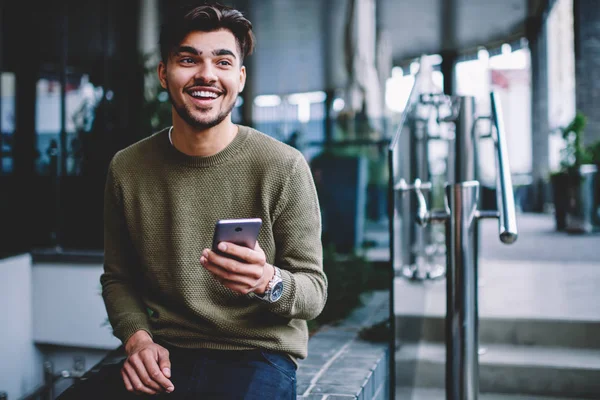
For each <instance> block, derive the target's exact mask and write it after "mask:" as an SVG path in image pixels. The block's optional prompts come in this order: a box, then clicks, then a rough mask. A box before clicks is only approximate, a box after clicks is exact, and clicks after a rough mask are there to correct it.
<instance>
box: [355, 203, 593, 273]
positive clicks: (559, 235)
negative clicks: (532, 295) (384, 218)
mask: <svg viewBox="0 0 600 400" xmlns="http://www.w3.org/2000/svg"><path fill="white" fill-rule="evenodd" d="M479 227H480V256H481V258H482V259H488V260H512V261H519V262H529V261H536V262H551V263H565V264H572V263H574V262H583V263H590V264H597V265H598V266H599V268H600V233H593V234H585V235H583V234H569V233H565V232H558V231H556V230H555V228H554V216H553V215H550V214H534V213H521V214H518V215H517V229H518V232H519V238H518V239H517V241H516V242H515V243H513V244H511V245H505V244H503V243H501V242H500V240H499V239H498V221H497V220H495V219H484V220H481V221H480V225H479ZM387 229H388V227H387V222H385V223H367V233H366V239H367V240H371V241H373V242H374V243H376V247H374V248H373V249H371V250H369V251H368V256H369V258H371V259H373V260H382V261H385V260H389V247H388V246H389V239H388V231H387Z"/></svg>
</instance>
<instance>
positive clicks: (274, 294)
mask: <svg viewBox="0 0 600 400" xmlns="http://www.w3.org/2000/svg"><path fill="white" fill-rule="evenodd" d="M282 294H283V282H277V284H276V285H275V287H274V288H273V290H271V301H272V302H275V301H277V300H279V298H280V297H281V295H282Z"/></svg>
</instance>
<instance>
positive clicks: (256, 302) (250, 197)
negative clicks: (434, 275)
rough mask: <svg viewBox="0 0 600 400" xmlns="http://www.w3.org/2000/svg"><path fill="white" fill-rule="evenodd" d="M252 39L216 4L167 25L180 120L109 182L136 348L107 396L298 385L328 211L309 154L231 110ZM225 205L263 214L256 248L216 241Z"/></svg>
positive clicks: (133, 151) (116, 323)
mask: <svg viewBox="0 0 600 400" xmlns="http://www.w3.org/2000/svg"><path fill="white" fill-rule="evenodd" d="M253 47H254V36H253V34H252V25H251V23H250V22H249V21H248V20H247V19H246V18H245V17H244V16H243V15H242V14H241V13H240V12H239V11H237V10H234V9H231V8H228V7H225V6H222V5H218V4H213V5H200V6H197V7H189V8H185V9H181V10H178V11H177V12H174V13H173V14H172V15H169V16H168V18H167V19H166V22H165V24H164V25H163V27H162V30H161V35H160V48H161V57H162V61H161V62H160V64H159V66H158V71H157V72H158V77H159V79H160V82H161V85H162V86H163V88H164V89H165V90H167V91H168V93H169V98H170V101H171V104H172V126H171V127H168V128H166V129H164V130H162V131H160V132H157V133H155V134H153V135H151V136H149V137H148V138H146V139H144V140H142V141H140V142H138V143H136V144H134V145H132V146H130V147H128V148H126V149H124V150H122V151H120V152H118V153H117V154H116V155H115V157H114V158H113V160H112V162H111V165H110V168H109V173H108V178H107V182H106V190H105V264H104V273H103V275H102V277H101V283H102V294H103V298H104V301H105V305H106V309H107V312H108V316H109V320H110V323H111V325H112V327H113V331H114V334H115V336H116V337H118V338H119V339H120V340H121V341H122V342H123V344H124V345H125V351H126V353H127V358H126V360H125V361H124V362H123V363H122V364H121V365H119V369H118V371H117V377H118V381H117V382H118V384H117V383H114V384H110V378H109V375H110V374H108V373H107V374H106V375H104V376H106V381H105V382H104V384H103V385H101V386H102V388H98V389H97V390H95V391H94V393H95V395H97V396H98V398H102V399H106V398H113V399H114V398H128V396H129V395H131V396H133V395H140V394H141V395H145V396H155V395H158V396H163V395H165V396H168V398H169V399H177V398H186V399H224V400H227V399H278V400H283V399H295V398H296V365H297V360H298V359H302V358H304V357H306V353H307V342H308V330H307V324H306V320H309V319H313V318H315V317H316V316H317V315H318V314H319V313H320V312H321V310H322V309H323V306H324V305H325V301H326V293H327V280H326V277H325V275H324V273H323V269H322V248H321V240H320V239H321V236H320V235H321V218H320V210H319V204H318V201H317V196H316V191H315V187H314V183H313V179H312V176H311V173H310V169H309V167H308V165H307V163H306V161H305V159H304V157H303V156H302V154H301V153H299V152H298V151H296V150H295V149H293V148H292V147H289V146H287V145H285V144H283V143H281V142H278V141H276V140H274V139H272V138H270V137H268V136H266V135H264V134H262V133H260V132H258V131H256V130H254V129H251V128H249V127H245V126H240V125H236V124H234V123H233V122H232V120H231V110H232V109H233V107H234V104H235V102H236V99H237V97H238V95H239V94H240V93H241V92H242V90H243V89H244V84H245V82H246V68H245V67H244V65H243V62H244V59H245V57H247V56H248V55H249V54H250V53H251V52H252V50H253ZM248 101H250V100H248ZM228 218H261V219H262V221H263V225H262V228H261V231H260V233H259V236H258V242H257V245H256V247H255V248H254V249H248V248H244V247H240V246H236V245H234V244H232V243H221V244H220V245H219V250H221V251H220V252H219V253H218V254H217V253H215V252H214V251H213V249H211V248H210V247H211V243H212V237H213V231H214V226H215V223H216V222H217V221H218V220H220V219H228ZM275 285H277V290H271V289H272V288H274V287H275ZM281 287H283V290H281V291H280V289H281ZM107 388H111V390H113V391H112V392H111V393H110V394H107V393H106V392H105V390H106V389H107ZM87 398H89V397H87ZM133 398H139V397H135V396H134V397H133Z"/></svg>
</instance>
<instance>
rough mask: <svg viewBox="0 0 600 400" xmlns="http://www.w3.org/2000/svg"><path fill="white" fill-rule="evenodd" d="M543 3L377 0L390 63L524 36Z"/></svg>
mask: <svg viewBox="0 0 600 400" xmlns="http://www.w3.org/2000/svg"><path fill="white" fill-rule="evenodd" d="M548 3H549V1H548V0H378V7H379V10H378V16H379V22H380V24H381V25H380V26H381V27H382V28H384V29H385V30H386V31H387V32H388V33H389V37H390V39H391V42H392V54H393V60H394V63H395V64H401V63H402V62H403V61H405V60H408V59H411V58H415V57H418V56H419V55H421V54H424V53H427V54H436V53H440V52H441V51H442V50H455V51H458V52H459V53H469V52H472V51H474V50H476V49H477V47H479V46H485V47H490V46H491V47H495V46H498V45H500V44H502V43H503V42H510V41H514V40H516V39H519V38H521V37H523V36H524V35H525V22H526V20H527V18H529V17H539V16H541V15H542V13H543V12H544V11H545V10H546V9H547V4H548Z"/></svg>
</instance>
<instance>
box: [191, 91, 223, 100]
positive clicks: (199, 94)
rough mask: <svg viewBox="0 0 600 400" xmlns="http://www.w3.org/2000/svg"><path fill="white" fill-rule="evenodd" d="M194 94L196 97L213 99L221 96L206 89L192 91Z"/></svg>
mask: <svg viewBox="0 0 600 400" xmlns="http://www.w3.org/2000/svg"><path fill="white" fill-rule="evenodd" d="M192 96H194V97H210V98H213V99H216V98H217V97H219V95H217V94H216V93H214V92H208V91H205V90H196V91H194V92H192Z"/></svg>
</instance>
